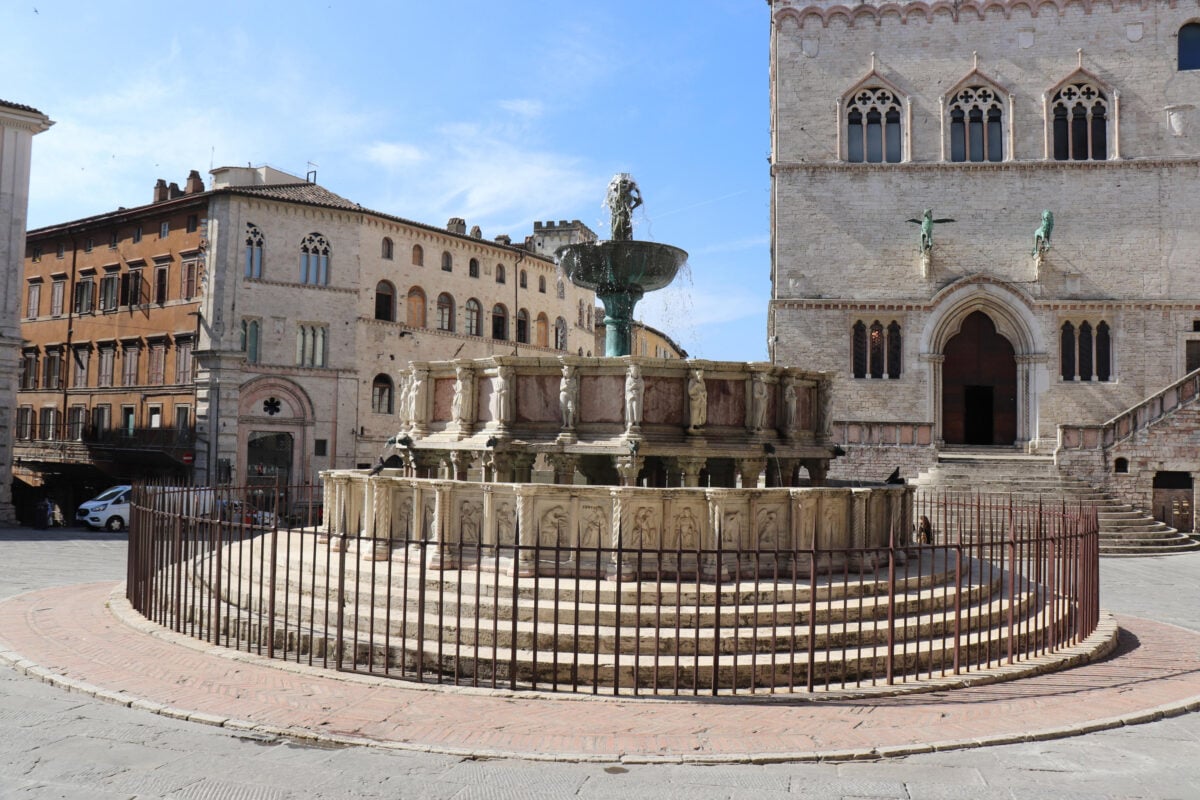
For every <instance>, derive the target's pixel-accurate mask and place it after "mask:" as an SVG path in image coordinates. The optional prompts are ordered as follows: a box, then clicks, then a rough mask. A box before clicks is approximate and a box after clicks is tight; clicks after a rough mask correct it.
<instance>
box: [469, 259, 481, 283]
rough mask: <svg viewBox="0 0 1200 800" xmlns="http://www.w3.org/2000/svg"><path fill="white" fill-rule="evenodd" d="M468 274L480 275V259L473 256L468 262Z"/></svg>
mask: <svg viewBox="0 0 1200 800" xmlns="http://www.w3.org/2000/svg"><path fill="white" fill-rule="evenodd" d="M467 275H469V276H470V277H472V278H478V277H479V259H477V258H472V259H471V260H470V261H468V262H467Z"/></svg>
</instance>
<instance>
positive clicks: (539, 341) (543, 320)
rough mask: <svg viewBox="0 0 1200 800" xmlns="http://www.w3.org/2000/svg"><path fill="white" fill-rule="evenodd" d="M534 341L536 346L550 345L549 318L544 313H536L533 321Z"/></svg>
mask: <svg viewBox="0 0 1200 800" xmlns="http://www.w3.org/2000/svg"><path fill="white" fill-rule="evenodd" d="M534 343H535V344H536V345H537V346H538V347H549V346H550V318H549V317H547V316H546V315H545V314H544V313H543V314H538V315H537V320H536V321H535V322H534Z"/></svg>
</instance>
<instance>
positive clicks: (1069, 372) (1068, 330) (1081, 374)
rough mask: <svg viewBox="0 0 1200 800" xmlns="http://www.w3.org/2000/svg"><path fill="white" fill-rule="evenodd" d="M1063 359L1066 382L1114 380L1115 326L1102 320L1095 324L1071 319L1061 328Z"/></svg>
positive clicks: (1061, 358) (1061, 362) (1063, 374)
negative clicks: (1113, 329)
mask: <svg viewBox="0 0 1200 800" xmlns="http://www.w3.org/2000/svg"><path fill="white" fill-rule="evenodd" d="M1059 347H1060V351H1059V362H1060V365H1061V367H1062V379H1063V380H1064V381H1080V382H1082V383H1088V382H1091V381H1100V382H1102V383H1107V382H1109V381H1111V380H1112V372H1113V369H1112V366H1113V360H1112V359H1113V347H1112V328H1111V327H1110V326H1109V324H1108V322H1106V321H1104V320H1101V321H1100V322H1098V323H1096V324H1095V325H1093V324H1092V323H1091V322H1090V321H1088V320H1080V321H1079V322H1078V324H1076V323H1075V322H1072V321H1069V320H1068V321H1067V322H1064V323H1063V324H1062V327H1061V328H1060V329H1059Z"/></svg>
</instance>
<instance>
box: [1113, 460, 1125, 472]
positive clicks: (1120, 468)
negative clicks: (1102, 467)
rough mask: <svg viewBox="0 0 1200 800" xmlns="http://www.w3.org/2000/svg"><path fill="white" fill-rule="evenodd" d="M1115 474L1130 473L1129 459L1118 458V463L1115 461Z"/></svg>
mask: <svg viewBox="0 0 1200 800" xmlns="http://www.w3.org/2000/svg"><path fill="white" fill-rule="evenodd" d="M1113 472H1119V473H1121V474H1124V473H1127V472H1129V459H1128V458H1118V459H1117V460H1116V461H1114V462H1113Z"/></svg>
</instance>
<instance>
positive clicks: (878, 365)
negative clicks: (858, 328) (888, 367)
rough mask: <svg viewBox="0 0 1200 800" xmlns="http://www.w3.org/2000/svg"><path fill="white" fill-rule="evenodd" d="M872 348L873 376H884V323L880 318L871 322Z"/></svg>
mask: <svg viewBox="0 0 1200 800" xmlns="http://www.w3.org/2000/svg"><path fill="white" fill-rule="evenodd" d="M870 348H871V377H872V378H882V377H883V368H884V363H883V358H884V356H883V354H884V352H885V349H884V341H883V325H881V324H880V322H879V320H875V321H874V322H873V323H871V336H870Z"/></svg>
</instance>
